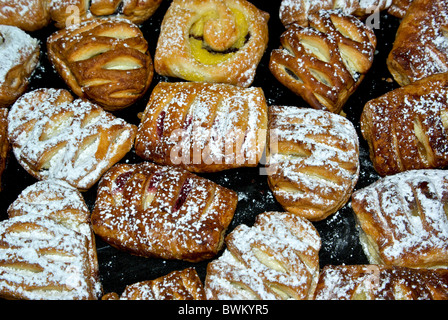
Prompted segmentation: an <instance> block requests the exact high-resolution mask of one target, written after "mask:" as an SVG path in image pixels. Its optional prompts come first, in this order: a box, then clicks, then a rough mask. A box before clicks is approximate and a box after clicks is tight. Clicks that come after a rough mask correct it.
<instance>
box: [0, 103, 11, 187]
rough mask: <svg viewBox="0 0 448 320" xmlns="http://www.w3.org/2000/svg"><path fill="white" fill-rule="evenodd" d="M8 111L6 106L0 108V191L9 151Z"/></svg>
mask: <svg viewBox="0 0 448 320" xmlns="http://www.w3.org/2000/svg"><path fill="white" fill-rule="evenodd" d="M8 111H9V110H8V109H7V108H0V191H1V190H2V175H3V172H4V171H5V169H6V164H7V162H8V158H9V153H10V151H11V144H10V143H9V140H8Z"/></svg>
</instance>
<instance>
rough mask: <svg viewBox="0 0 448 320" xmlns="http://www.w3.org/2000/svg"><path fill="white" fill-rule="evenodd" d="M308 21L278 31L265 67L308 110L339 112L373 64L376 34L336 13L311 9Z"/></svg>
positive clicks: (347, 16) (351, 18) (353, 20)
mask: <svg viewBox="0 0 448 320" xmlns="http://www.w3.org/2000/svg"><path fill="white" fill-rule="evenodd" d="M309 24H310V26H309V27H301V26H299V25H296V24H293V25H291V26H290V27H289V28H288V29H287V30H286V31H285V32H284V33H283V34H282V35H281V37H280V42H281V47H280V48H279V49H274V50H273V51H272V53H271V58H270V62H269V69H270V70H271V72H272V74H273V75H274V76H275V77H276V78H277V80H278V81H279V82H280V83H282V84H283V85H284V86H286V87H287V88H288V89H290V90H291V91H292V92H294V93H295V94H297V95H299V96H301V97H302V98H303V99H304V100H305V101H306V102H307V103H308V104H309V105H310V106H312V107H313V108H315V109H322V110H328V111H331V112H334V113H340V112H341V110H342V107H343V106H344V104H345V102H346V101H347V100H348V98H349V97H350V95H351V94H352V93H353V92H354V91H355V90H356V89H357V87H358V86H359V84H360V83H361V81H362V80H363V78H364V76H365V74H366V73H367V71H368V70H369V69H370V66H371V65H372V62H373V55H374V52H375V47H376V37H375V34H374V33H373V31H372V30H371V29H370V28H368V27H367V26H365V25H364V24H363V23H362V22H361V21H360V20H358V19H357V18H355V17H353V16H350V15H345V14H342V13H339V12H336V11H319V12H315V13H312V14H310V16H309Z"/></svg>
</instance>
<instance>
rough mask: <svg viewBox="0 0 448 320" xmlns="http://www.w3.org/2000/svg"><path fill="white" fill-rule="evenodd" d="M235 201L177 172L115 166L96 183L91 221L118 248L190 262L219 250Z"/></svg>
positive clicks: (147, 166) (223, 191) (196, 178)
mask: <svg viewBox="0 0 448 320" xmlns="http://www.w3.org/2000/svg"><path fill="white" fill-rule="evenodd" d="M237 202H238V197H237V194H236V193H235V192H234V191H232V190H229V189H227V188H224V187H221V186H220V185H217V184H216V183H214V182H212V181H210V180H207V179H205V178H202V177H199V176H196V175H194V174H192V173H190V172H188V171H186V170H183V169H180V168H179V169H178V168H174V167H169V166H159V165H156V164H153V163H150V162H141V163H139V164H117V165H115V166H114V167H112V168H111V169H110V170H109V171H108V172H107V173H106V174H105V175H104V176H103V177H102V179H101V181H100V183H99V186H98V194H97V198H96V202H95V207H94V209H93V212H92V217H91V218H92V225H93V230H94V232H95V233H96V234H97V235H98V236H100V237H101V238H102V239H103V240H104V241H106V242H108V243H109V244H110V245H112V246H114V247H116V248H118V249H121V250H124V251H126V252H129V253H131V254H135V255H139V256H144V257H159V258H163V259H179V260H187V261H191V262H196V261H201V260H205V259H209V258H212V257H213V256H215V255H216V254H217V253H218V251H220V250H221V248H222V246H223V242H224V234H225V231H226V230H227V227H228V226H229V224H230V222H231V220H232V218H233V215H234V211H235V209H236V205H237Z"/></svg>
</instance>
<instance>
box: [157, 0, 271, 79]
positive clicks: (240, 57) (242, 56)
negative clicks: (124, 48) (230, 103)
mask: <svg viewBox="0 0 448 320" xmlns="http://www.w3.org/2000/svg"><path fill="white" fill-rule="evenodd" d="M268 19H269V15H268V13H266V12H264V11H261V10H259V9H258V8H256V7H255V6H254V5H253V4H251V3H250V2H249V1H246V0H206V1H203V0H174V1H173V2H172V3H171V5H170V7H169V8H168V10H167V12H166V14H165V17H164V19H163V21H162V26H161V32H160V36H159V40H158V43H157V48H156V53H155V57H154V67H155V70H156V72H157V73H159V74H161V75H165V76H171V77H176V78H181V79H185V80H189V81H198V82H220V83H229V84H233V85H239V86H242V87H248V86H250V85H251V84H252V82H253V79H254V76H255V72H256V69H257V66H258V63H259V62H260V60H261V57H262V56H263V54H264V52H265V50H266V47H267V42H268Z"/></svg>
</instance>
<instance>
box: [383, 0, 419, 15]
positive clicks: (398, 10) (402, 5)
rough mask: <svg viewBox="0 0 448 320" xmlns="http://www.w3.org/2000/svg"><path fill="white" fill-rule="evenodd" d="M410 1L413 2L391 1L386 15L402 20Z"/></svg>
mask: <svg viewBox="0 0 448 320" xmlns="http://www.w3.org/2000/svg"><path fill="white" fill-rule="evenodd" d="M412 1H413V0H392V4H391V5H390V7H389V9H388V10H387V13H389V14H391V15H393V16H395V17H397V18H403V17H404V15H405V14H406V12H407V10H408V9H409V6H410V5H411V3H412Z"/></svg>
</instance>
